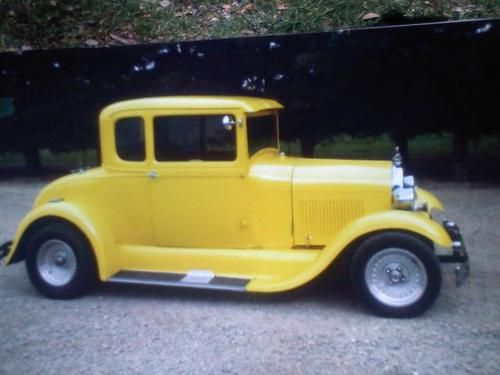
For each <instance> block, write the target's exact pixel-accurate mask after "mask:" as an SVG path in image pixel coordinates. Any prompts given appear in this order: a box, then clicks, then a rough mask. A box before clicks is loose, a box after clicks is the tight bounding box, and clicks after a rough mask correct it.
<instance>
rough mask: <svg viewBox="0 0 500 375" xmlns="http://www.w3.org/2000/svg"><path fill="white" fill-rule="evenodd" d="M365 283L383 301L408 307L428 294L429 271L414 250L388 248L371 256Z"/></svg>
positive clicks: (391, 304) (390, 304)
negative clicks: (425, 292) (426, 292)
mask: <svg viewBox="0 0 500 375" xmlns="http://www.w3.org/2000/svg"><path fill="white" fill-rule="evenodd" d="M365 282H366V285H367V286H368V290H369V291H370V293H371V294H372V295H373V296H374V297H375V298H376V299H377V300H379V301H380V302H382V303H384V304H386V305H389V306H394V307H404V306H408V305H411V304H412V303H414V302H416V301H417V300H418V299H419V298H420V297H421V296H422V295H423V294H424V291H425V289H426V287H427V272H426V270H425V267H424V265H423V263H422V262H421V261H420V259H418V258H417V257H416V256H415V255H414V254H413V253H411V252H410V251H408V250H405V249H399V248H388V249H384V250H382V251H379V252H377V253H376V254H375V255H373V256H372V257H371V258H370V260H369V261H368V263H367V264H366V268H365Z"/></svg>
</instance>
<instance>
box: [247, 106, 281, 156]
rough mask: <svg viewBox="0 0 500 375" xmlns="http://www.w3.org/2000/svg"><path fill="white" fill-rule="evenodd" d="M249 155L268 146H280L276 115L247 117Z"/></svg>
mask: <svg viewBox="0 0 500 375" xmlns="http://www.w3.org/2000/svg"><path fill="white" fill-rule="evenodd" d="M247 132H248V155H250V156H252V155H253V154H255V153H256V152H257V151H259V150H262V149H263V148H266V147H272V148H278V129H277V127H276V115H274V114H273V115H267V116H257V117H248V118H247Z"/></svg>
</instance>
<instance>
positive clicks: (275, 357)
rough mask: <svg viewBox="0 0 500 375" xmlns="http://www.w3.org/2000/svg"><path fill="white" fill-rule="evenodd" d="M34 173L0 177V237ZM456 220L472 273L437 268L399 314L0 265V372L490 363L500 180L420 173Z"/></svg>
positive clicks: (342, 296)
mask: <svg viewBox="0 0 500 375" xmlns="http://www.w3.org/2000/svg"><path fill="white" fill-rule="evenodd" d="M45 183H46V181H43V180H33V179H31V180H25V179H16V180H10V181H3V182H0V241H3V240H7V239H9V238H10V237H12V235H13V233H14V230H15V226H16V225H17V223H18V221H19V220H20V218H21V217H22V216H23V215H24V214H25V213H26V212H27V211H28V210H29V208H30V205H31V203H32V201H33V199H34V197H35V195H36V193H37V192H38V191H39V190H40V188H41V187H42V186H43V185H44V184H45ZM424 185H425V186H424V187H431V188H432V191H433V192H434V193H436V195H437V196H438V197H439V198H441V199H442V200H443V202H444V203H445V205H446V207H448V216H449V217H451V218H453V219H455V221H457V222H458V223H459V224H460V225H461V227H462V232H463V234H464V238H465V241H466V243H467V246H468V248H469V252H470V255H471V258H472V259H471V269H472V274H471V277H470V279H469V280H468V282H467V283H466V284H465V285H464V286H463V287H461V288H458V289H457V288H456V287H455V286H454V283H453V277H452V276H453V272H452V271H453V270H452V266H446V267H445V275H444V285H443V290H442V292H441V296H440V297H439V299H438V300H437V302H436V304H435V305H434V306H433V307H432V308H431V310H429V311H428V312H427V313H426V314H424V316H422V317H419V318H414V319H410V320H390V319H382V318H379V317H375V316H372V315H370V314H369V313H368V312H367V311H365V310H364V309H363V308H362V307H361V306H360V305H359V304H358V303H356V302H355V301H354V298H353V297H352V295H351V294H350V291H349V289H348V288H339V287H332V288H326V287H324V286H323V287H316V288H308V289H306V290H304V291H301V292H299V293H291V294H284V295H283V294H282V295H275V296H261V295H259V296H256V295H246V294H237V293H224V292H210V291H196V290H186V289H171V288H157V287H131V286H124V285H103V286H102V287H100V288H99V289H97V290H96V291H95V292H93V293H92V294H90V295H88V296H86V297H83V298H81V299H78V300H73V301H53V300H49V299H45V298H42V297H41V296H40V295H38V294H37V292H36V291H35V290H34V289H33V288H32V287H31V285H30V283H29V281H28V278H27V275H26V272H25V268H24V263H22V264H16V265H13V266H9V267H0V374H4V373H5V374H23V373H30V374H38V373H43V374H62V373H65V374H80V373H98V374H115V373H126V374H135V373H148V374H157V373H158V374H163V373H167V372H169V371H171V372H173V373H189V374H192V373H195V374H198V373H200V374H219V373H229V374H232V373H257V374H263V373H272V374H274V373H276V374H282V373H286V374H289V373H292V374H295V373H314V374H316V373H328V374H330V373H335V374H364V373H375V374H376V373H381V374H436V373H437V374H441V373H443V374H444V373H450V374H462V373H473V374H499V373H500V306H499V303H500V288H499V287H500V257H499V248H500V236H499V234H498V231H499V228H500V189H499V188H492V187H474V188H471V187H470V186H467V185H458V184H435V183H427V184H424Z"/></svg>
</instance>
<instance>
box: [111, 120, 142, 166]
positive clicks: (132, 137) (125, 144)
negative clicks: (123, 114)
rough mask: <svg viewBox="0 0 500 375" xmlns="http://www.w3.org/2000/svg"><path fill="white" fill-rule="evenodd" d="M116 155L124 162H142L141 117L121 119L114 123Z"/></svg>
mask: <svg viewBox="0 0 500 375" xmlns="http://www.w3.org/2000/svg"><path fill="white" fill-rule="evenodd" d="M115 143H116V153H117V154H118V156H119V157H120V159H122V160H125V161H144V160H145V159H146V146H145V142H144V121H143V119H142V118H141V117H128V118H122V119H119V120H117V121H116V123H115Z"/></svg>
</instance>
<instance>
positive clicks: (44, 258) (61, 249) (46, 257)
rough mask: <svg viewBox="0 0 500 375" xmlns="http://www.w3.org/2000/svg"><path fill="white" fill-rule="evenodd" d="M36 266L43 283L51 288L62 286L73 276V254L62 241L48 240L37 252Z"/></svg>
mask: <svg viewBox="0 0 500 375" xmlns="http://www.w3.org/2000/svg"><path fill="white" fill-rule="evenodd" d="M36 266H37V268H38V273H39V274H40V277H41V278H42V279H43V281H45V282H46V283H48V284H50V285H52V286H63V285H66V284H67V283H69V282H70V281H71V279H72V278H73V277H74V276H75V273H76V257H75V253H74V252H73V249H72V248H71V246H69V245H68V244H67V243H66V242H64V241H61V240H48V241H46V242H44V243H43V244H42V246H40V249H39V250H38V255H37V257H36Z"/></svg>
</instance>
